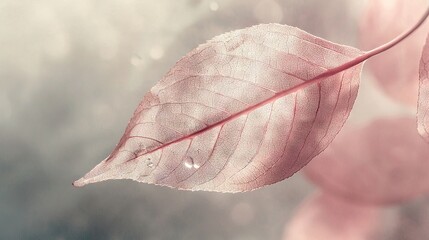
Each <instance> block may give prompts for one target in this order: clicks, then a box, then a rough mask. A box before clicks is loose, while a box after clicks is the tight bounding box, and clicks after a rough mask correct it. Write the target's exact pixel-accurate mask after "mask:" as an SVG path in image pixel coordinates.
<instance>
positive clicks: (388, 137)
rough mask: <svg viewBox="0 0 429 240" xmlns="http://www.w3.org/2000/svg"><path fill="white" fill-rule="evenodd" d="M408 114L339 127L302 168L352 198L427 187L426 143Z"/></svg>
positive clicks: (388, 198) (397, 196) (376, 198)
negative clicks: (367, 123)
mask: <svg viewBox="0 0 429 240" xmlns="http://www.w3.org/2000/svg"><path fill="white" fill-rule="evenodd" d="M415 124H416V123H415V120H414V119H413V118H398V119H384V120H377V121H374V122H373V123H371V124H370V125H368V126H366V127H362V128H356V129H347V128H346V129H343V131H342V132H341V133H340V134H338V136H337V138H336V139H335V140H334V141H333V142H332V144H331V145H330V147H329V148H328V149H326V151H324V152H323V153H322V154H320V156H319V157H318V158H317V159H315V160H313V161H312V162H311V163H310V164H308V165H307V167H305V168H304V172H305V173H306V175H307V176H308V177H309V178H310V179H311V180H312V181H313V182H314V183H315V184H317V185H318V186H320V187H322V188H323V189H325V190H327V191H330V192H331V193H334V194H337V195H340V196H343V197H345V198H348V199H350V200H353V201H356V202H366V203H376V204H386V203H398V202H401V201H405V200H409V199H411V198H413V197H416V196H419V195H421V194H423V193H425V192H429V174H428V169H429V161H428V159H429V158H428V157H429V148H428V146H427V144H426V143H425V142H424V141H423V140H422V139H421V138H420V137H419V135H418V134H417V133H416V132H415Z"/></svg>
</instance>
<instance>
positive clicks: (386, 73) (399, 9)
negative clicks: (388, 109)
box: [359, 0, 429, 106]
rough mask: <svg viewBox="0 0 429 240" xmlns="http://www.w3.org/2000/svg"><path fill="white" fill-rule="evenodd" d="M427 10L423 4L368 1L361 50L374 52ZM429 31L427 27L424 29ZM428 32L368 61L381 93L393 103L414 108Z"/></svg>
mask: <svg viewBox="0 0 429 240" xmlns="http://www.w3.org/2000/svg"><path fill="white" fill-rule="evenodd" d="M426 8H427V1H424V0H413V1H407V0H371V1H367V4H366V6H365V11H364V13H363V17H362V21H361V25H360V44H359V45H360V47H361V49H372V48H374V47H376V46H378V45H379V44H380V43H383V42H386V41H388V40H390V39H392V38H394V37H395V36H397V35H398V34H400V33H402V32H403V31H405V30H407V29H408V27H409V26H410V25H412V23H414V22H415V21H416V20H417V19H418V18H419V14H416V13H420V12H422V10H423V9H426ZM427 27H429V24H428V23H425V28H427ZM425 37H426V32H425V31H416V32H415V33H413V35H411V36H410V37H409V38H407V40H406V41H404V42H402V43H401V44H398V45H397V46H395V47H394V48H392V49H391V50H389V51H387V52H385V53H384V54H382V55H379V56H376V57H374V58H372V59H371V60H369V61H368V63H367V64H368V69H369V70H370V71H371V73H372V74H373V75H374V77H375V80H376V81H377V82H378V83H379V86H380V87H381V89H382V90H383V91H384V92H385V93H386V94H387V95H389V96H390V97H392V98H393V99H395V100H397V101H400V102H403V103H406V104H408V105H411V106H415V103H416V101H417V92H418V82H417V81H416V79H417V78H418V75H417V74H418V66H417V59H419V58H420V55H421V49H422V47H423V44H424V41H425Z"/></svg>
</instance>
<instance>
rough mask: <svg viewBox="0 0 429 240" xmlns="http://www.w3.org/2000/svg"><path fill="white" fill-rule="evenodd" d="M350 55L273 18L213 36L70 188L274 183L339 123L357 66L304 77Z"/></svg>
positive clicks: (235, 188) (239, 187)
mask: <svg viewBox="0 0 429 240" xmlns="http://www.w3.org/2000/svg"><path fill="white" fill-rule="evenodd" d="M360 55H362V52H361V51H359V50H357V49H354V48H351V47H347V46H341V45H337V44H334V43H331V42H328V41H326V40H323V39H320V38H317V37H315V36H312V35H310V34H308V33H306V32H304V31H302V30H299V29H297V28H293V27H290V26H285V25H278V24H265V25H258V26H253V27H250V28H246V29H241V30H236V31H233V32H229V33H226V34H223V35H220V36H217V37H215V38H213V39H212V40H210V41H208V42H207V43H205V44H203V45H200V46H199V47H197V48H196V49H194V50H192V51H191V52H190V53H188V54H187V55H186V56H185V57H183V58H182V59H180V60H179V61H178V62H177V63H176V64H175V66H174V67H173V68H172V69H171V70H170V71H169V72H168V73H167V75H166V76H165V77H164V78H163V79H161V80H160V81H159V82H158V83H157V84H156V85H155V86H154V87H153V88H152V89H151V90H150V92H149V93H147V94H146V95H145V96H144V99H143V100H142V102H141V103H140V105H139V106H138V108H137V110H136V111H135V113H134V116H133V117H132V119H131V120H130V122H129V125H128V126H127V128H126V130H125V133H124V135H123V137H122V138H121V140H120V142H119V144H118V145H117V147H116V148H115V149H114V151H113V152H112V153H111V154H110V156H109V157H108V158H106V159H105V160H104V161H102V162H101V163H100V164H99V165H97V166H96V167H95V168H94V169H93V170H91V171H90V172H89V173H88V174H87V175H85V176H84V177H83V178H82V179H80V180H78V181H76V182H75V183H74V185H75V186H82V185H85V184H88V183H93V182H99V181H103V180H107V179H132V180H136V181H139V182H145V183H152V184H157V185H164V186H169V187H174V188H179V189H187V190H206V191H220V192H240V191H248V190H252V189H256V188H259V187H262V186H265V185H268V184H272V183H275V182H278V181H280V180H283V179H285V178H287V177H289V176H291V175H292V174H293V173H295V172H296V171H298V170H299V169H301V168H302V167H303V166H304V165H306V164H307V163H308V162H309V161H310V160H311V159H312V158H313V157H315V156H316V155H318V154H319V153H320V152H321V151H323V150H324V149H325V148H326V147H327V145H328V144H329V143H330V142H331V141H332V139H333V138H334V137H335V135H336V134H337V133H338V131H339V130H340V129H341V127H342V126H343V124H344V122H345V120H346V119H347V117H348V115H349V112H350V110H351V108H352V105H353V103H354V100H355V98H356V94H357V91H358V85H359V78H360V72H361V66H362V65H361V64H359V65H357V66H354V67H352V68H349V69H347V70H345V71H343V72H340V73H338V74H335V75H332V76H329V77H325V78H324V79H322V80H323V81H320V82H318V83H316V84H311V85H308V86H306V85H305V83H306V81H308V80H310V79H314V78H315V77H317V76H318V75H320V74H322V73H324V72H326V70H327V69H332V68H334V67H337V66H339V65H341V64H343V63H346V62H349V61H350V60H352V59H355V58H356V57H358V56H360Z"/></svg>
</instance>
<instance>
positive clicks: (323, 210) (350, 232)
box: [283, 193, 384, 240]
mask: <svg viewBox="0 0 429 240" xmlns="http://www.w3.org/2000/svg"><path fill="white" fill-rule="evenodd" d="M381 219H382V211H381V209H380V208H378V207H370V206H365V205H358V204H354V203H353V202H348V201H344V199H341V198H336V197H335V196H332V195H329V194H327V193H318V194H315V195H313V196H311V197H310V198H309V199H307V201H305V202H304V203H303V204H302V205H301V206H300V207H299V209H298V211H297V212H296V213H295V215H294V216H293V217H292V220H291V221H290V222H289V223H288V224H287V225H286V228H285V232H284V236H283V240H314V239H317V240H371V239H373V240H375V239H379V238H378V237H376V236H377V235H379V234H380V233H381V232H382V230H383V227H384V226H383V224H381V223H380V220H381Z"/></svg>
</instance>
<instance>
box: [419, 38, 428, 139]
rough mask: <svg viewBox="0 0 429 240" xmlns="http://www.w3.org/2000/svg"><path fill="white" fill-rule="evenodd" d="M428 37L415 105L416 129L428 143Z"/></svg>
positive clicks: (421, 61)
mask: <svg viewBox="0 0 429 240" xmlns="http://www.w3.org/2000/svg"><path fill="white" fill-rule="evenodd" d="M428 74H429V36H428V38H427V40H426V44H425V46H424V48H423V53H422V57H421V60H420V70H419V83H420V84H419V98H418V104H417V129H418V131H419V133H420V135H422V137H423V138H424V139H425V140H426V141H427V142H429V75H428Z"/></svg>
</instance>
